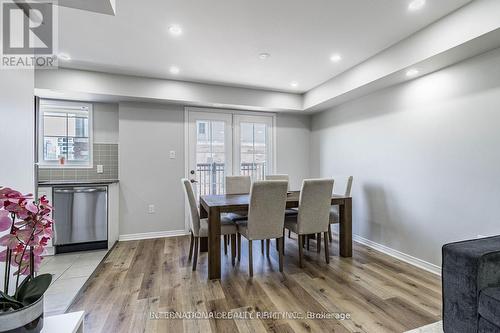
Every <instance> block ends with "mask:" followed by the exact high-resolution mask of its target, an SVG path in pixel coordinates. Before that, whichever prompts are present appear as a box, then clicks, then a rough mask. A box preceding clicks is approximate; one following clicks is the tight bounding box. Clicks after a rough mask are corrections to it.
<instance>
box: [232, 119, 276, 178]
mask: <svg viewBox="0 0 500 333" xmlns="http://www.w3.org/2000/svg"><path fill="white" fill-rule="evenodd" d="M241 123H254V124H255V123H256V124H264V125H266V128H267V130H266V164H267V166H266V172H265V175H268V174H273V173H274V171H275V165H276V161H275V154H274V153H275V149H276V147H275V145H276V141H275V132H276V128H275V115H269V116H264V115H250V114H233V132H234V138H233V163H234V165H233V171H236V173H237V174H238V175H240V174H241V168H240V164H241Z"/></svg>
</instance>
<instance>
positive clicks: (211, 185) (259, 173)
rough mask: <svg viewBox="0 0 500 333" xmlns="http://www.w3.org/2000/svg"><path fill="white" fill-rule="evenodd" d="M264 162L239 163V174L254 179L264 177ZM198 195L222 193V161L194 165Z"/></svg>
mask: <svg viewBox="0 0 500 333" xmlns="http://www.w3.org/2000/svg"><path fill="white" fill-rule="evenodd" d="M265 170H266V165H265V163H241V165H240V174H241V175H246V176H250V177H252V179H254V180H261V179H264V175H265ZM196 175H197V181H198V182H197V183H196V186H197V187H198V193H199V195H209V194H223V193H224V189H225V187H226V186H225V176H226V174H225V166H224V164H223V163H199V164H197V165H196Z"/></svg>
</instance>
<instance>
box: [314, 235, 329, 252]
mask: <svg viewBox="0 0 500 333" xmlns="http://www.w3.org/2000/svg"><path fill="white" fill-rule="evenodd" d="M326 241H327V240H326V239H325V242H326ZM316 251H317V252H318V253H320V252H321V232H318V233H317V234H316Z"/></svg>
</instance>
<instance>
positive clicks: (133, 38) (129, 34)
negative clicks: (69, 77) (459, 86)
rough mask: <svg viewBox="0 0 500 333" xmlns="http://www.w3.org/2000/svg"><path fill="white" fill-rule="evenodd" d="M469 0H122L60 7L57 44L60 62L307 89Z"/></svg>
mask: <svg viewBox="0 0 500 333" xmlns="http://www.w3.org/2000/svg"><path fill="white" fill-rule="evenodd" d="M471 1H472V0H427V4H426V5H425V6H424V7H423V8H422V9H420V10H418V11H413V12H411V11H409V10H408V4H409V3H410V0H376V1H375V0H309V1H306V0H271V1H270V0H251V1H249V0H147V1H137V0H117V1H116V16H112V15H103V14H97V13H92V12H88V11H83V10H77V9H72V8H66V7H60V8H59V16H60V18H59V50H60V51H61V52H63V53H66V54H68V55H70V56H71V60H70V61H66V62H63V64H61V63H60V65H62V66H63V67H68V68H78V69H87V70H97V71H103V72H110V73H120V74H131V75H137V76H145V77H155V78H168V79H176V80H186V81H197V82H209V83H217V84H223V85H234V86H245V87H255V88H262V89H269V90H279V91H293V92H299V93H302V92H305V91H308V90H309V89H311V88H313V87H315V86H317V85H319V84H321V83H323V82H325V81H326V80H328V79H330V78H332V77H334V76H336V75H338V74H340V73H341V72H343V71H345V70H347V69H348V68H350V67H352V66H354V65H356V64H359V63H360V62H362V61H364V60H366V59H368V58H370V57H371V56H373V55H375V54H377V53H378V52H380V51H382V50H383V49H385V48H387V47H389V46H391V45H393V44H394V43H397V42H398V41H400V40H402V39H404V38H406V37H408V36H409V35H411V34H413V33H415V32H417V31H418V30H420V29H422V28H424V27H425V26H427V25H429V24H430V23H432V22H434V21H436V20H438V19H439V18H441V17H443V16H445V15H447V14H449V13H450V12H452V11H454V10H456V9H458V8H459V7H461V6H463V5H465V4H467V3H469V2H471ZM174 24H177V25H179V26H181V27H182V34H181V35H180V36H172V35H171V34H170V33H169V26H171V25H174ZM262 52H266V53H269V54H270V57H269V58H268V59H266V60H261V59H260V58H259V54H260V53H262ZM335 53H338V54H341V56H342V60H341V61H340V62H338V63H333V62H332V61H330V59H329V58H330V56H331V55H332V54H335ZM171 66H177V67H178V68H179V69H180V72H179V73H178V74H176V75H174V74H171V73H170V72H169V68H170V67H171ZM292 81H296V82H297V83H298V85H297V87H292V86H291V85H290V83H291V82H292Z"/></svg>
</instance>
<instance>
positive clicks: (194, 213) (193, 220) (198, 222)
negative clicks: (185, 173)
mask: <svg viewBox="0 0 500 333" xmlns="http://www.w3.org/2000/svg"><path fill="white" fill-rule="evenodd" d="M181 181H182V184H183V185H184V191H185V193H186V197H187V199H188V204H189V217H190V224H191V225H190V229H191V230H190V232H191V242H190V244H189V260H191V258H192V257H193V254H194V259H193V271H195V270H196V264H197V262H198V253H199V250H198V248H199V242H200V237H208V219H207V218H204V219H200V213H199V211H198V206H197V204H196V199H195V196H194V192H193V187H192V186H191V182H190V181H189V180H188V179H185V178H183V179H182V180H181ZM220 225H221V235H224V236H227V235H230V236H231V262H232V264H233V266H234V261H235V258H236V234H237V232H238V229H237V227H236V224H234V223H233V222H232V221H231V220H229V219H228V218H226V217H224V216H221V221H220ZM193 248H194V251H193Z"/></svg>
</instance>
